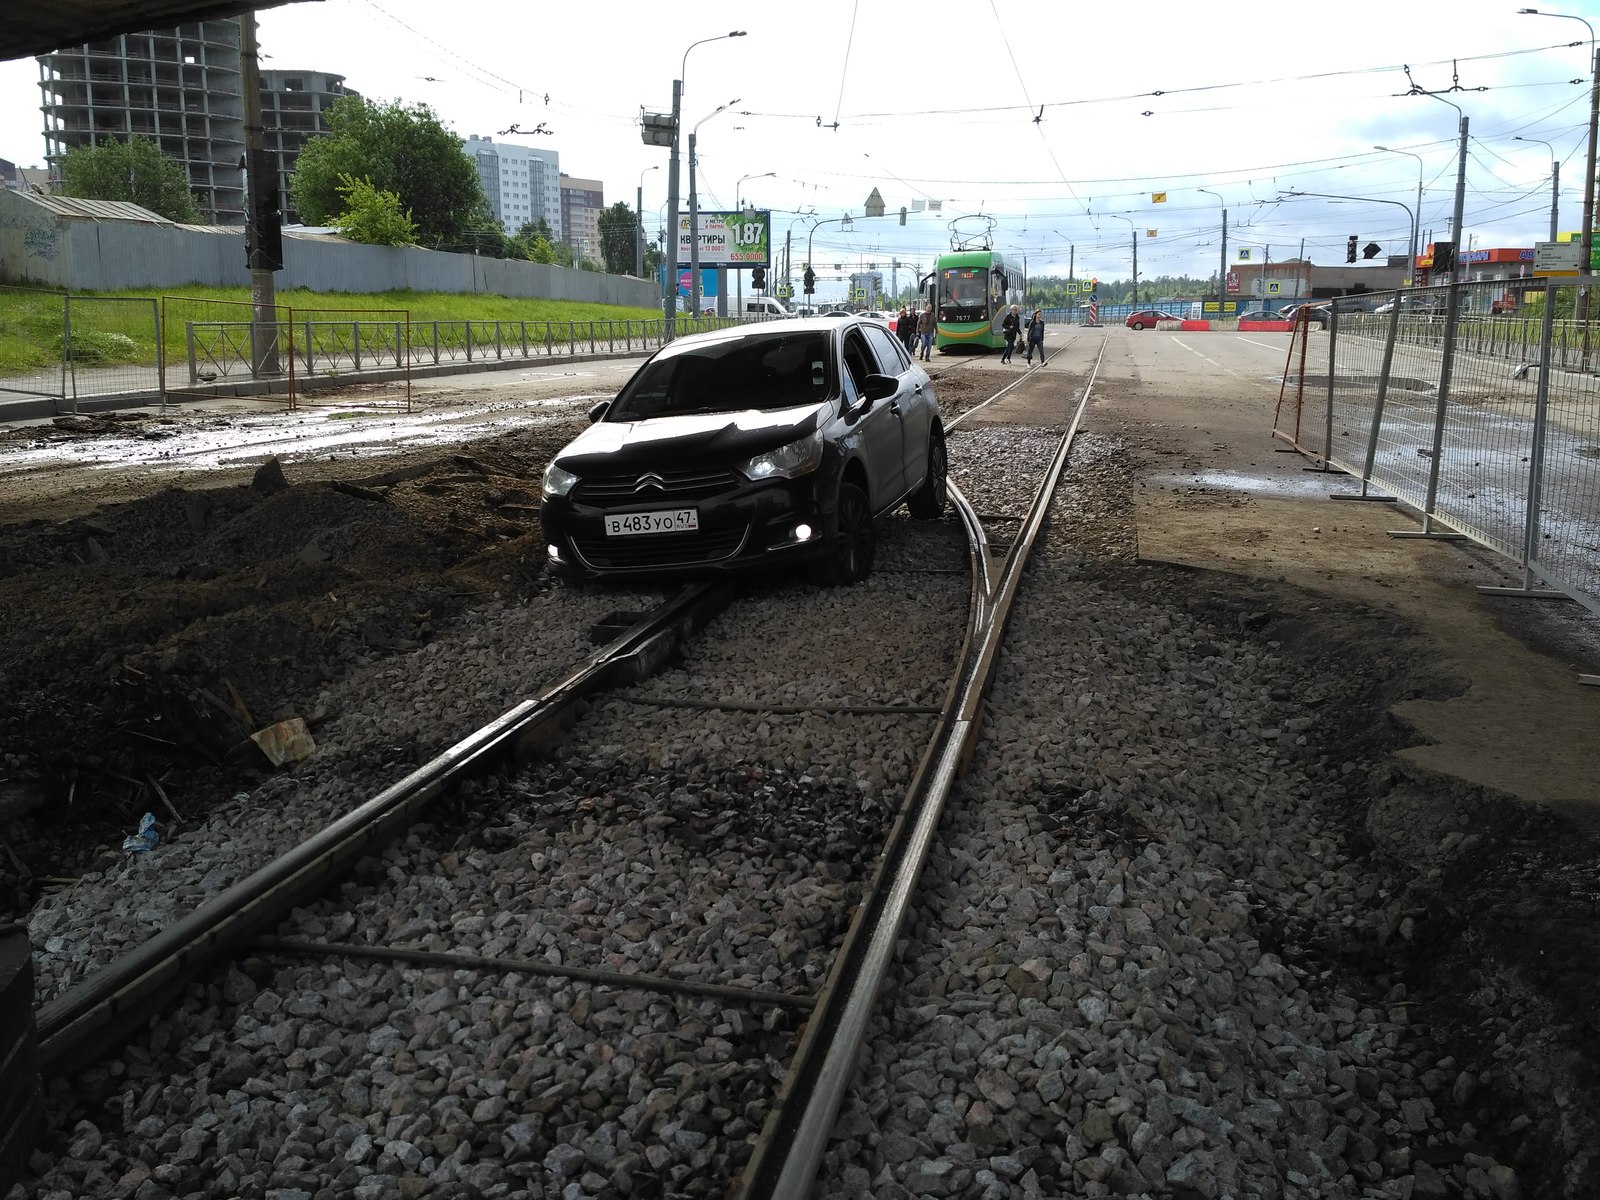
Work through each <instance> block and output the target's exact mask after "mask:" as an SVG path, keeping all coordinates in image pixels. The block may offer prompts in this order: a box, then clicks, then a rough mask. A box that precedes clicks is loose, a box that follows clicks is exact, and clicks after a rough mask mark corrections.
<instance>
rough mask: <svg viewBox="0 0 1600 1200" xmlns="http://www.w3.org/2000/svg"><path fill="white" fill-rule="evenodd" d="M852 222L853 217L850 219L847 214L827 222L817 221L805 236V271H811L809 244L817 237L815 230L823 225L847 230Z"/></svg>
mask: <svg viewBox="0 0 1600 1200" xmlns="http://www.w3.org/2000/svg"><path fill="white" fill-rule="evenodd" d="M854 220H855V218H854V217H852V216H851V215H850V214H849V213H846V214H845V215H844V216H842V217H835V218H833V219H832V220H829V221H818V222H817V223H816V224H815V225H813V226H812V227H811V232H810V233H808V234H806V270H808V271H809V270H811V242H812V239H814V238H815V237H816V236H817V230H819V229H821V228H822V227H823V226H824V225H837V226H838V227H839V228H840V229H849V228H850V227H851V225H852V224H853V223H854Z"/></svg>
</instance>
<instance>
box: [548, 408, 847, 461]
mask: <svg viewBox="0 0 1600 1200" xmlns="http://www.w3.org/2000/svg"><path fill="white" fill-rule="evenodd" d="M828 407H829V406H828V404H827V403H821V404H807V405H804V406H803V407H800V408H782V409H777V410H775V411H773V412H762V411H759V410H757V409H745V410H743V411H741V412H717V413H691V414H688V415H685V416H681V417H652V418H651V419H650V420H647V421H600V422H599V423H597V424H594V425H591V426H589V428H588V429H585V430H584V431H583V432H582V433H580V434H579V435H578V436H577V437H576V438H574V439H573V440H572V441H570V442H568V443H567V445H566V446H565V448H563V449H562V450H561V452H560V453H559V454H557V455H556V461H557V462H559V463H560V464H561V465H562V466H563V467H565V468H566V469H567V470H569V471H579V472H580V473H581V471H582V468H584V467H585V466H588V467H591V468H592V467H597V466H604V467H608V468H610V467H629V466H635V465H642V464H649V463H659V462H660V461H661V460H662V458H663V456H670V458H671V460H672V462H673V463H674V464H679V463H684V462H685V460H686V459H690V458H705V459H710V460H716V461H724V460H725V461H739V460H743V459H746V458H750V457H752V456H754V455H757V454H761V453H763V452H765V451H767V450H773V449H776V448H777V447H779V446H782V445H786V444H787V443H789V442H792V441H794V440H795V439H796V438H800V437H804V436H805V435H806V434H808V433H811V432H812V431H813V430H815V429H816V428H817V426H818V424H819V423H820V422H821V420H822V416H823V413H824V412H825V411H827V409H828Z"/></svg>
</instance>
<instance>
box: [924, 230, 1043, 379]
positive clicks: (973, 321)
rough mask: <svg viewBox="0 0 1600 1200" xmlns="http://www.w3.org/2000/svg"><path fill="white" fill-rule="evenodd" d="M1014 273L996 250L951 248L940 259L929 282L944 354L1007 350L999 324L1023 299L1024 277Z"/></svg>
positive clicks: (937, 338)
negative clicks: (961, 350) (964, 350)
mask: <svg viewBox="0 0 1600 1200" xmlns="http://www.w3.org/2000/svg"><path fill="white" fill-rule="evenodd" d="M1013 271H1014V268H1012V267H1009V266H1007V264H1006V259H1005V255H1003V254H1001V253H1000V252H999V251H998V250H952V251H951V252H949V253H948V254H941V255H939V258H938V260H937V262H935V264H934V268H933V278H932V280H931V281H930V282H931V287H932V289H933V310H934V313H935V314H936V316H937V319H936V321H935V324H934V335H933V344H934V345H935V346H936V347H937V348H938V349H939V352H940V353H941V354H942V353H946V352H948V351H952V350H957V349H971V350H974V351H979V350H1003V349H1005V344H1006V340H1005V338H1003V337H1002V336H1001V335H1000V320H1001V318H1002V317H1004V316H1005V314H1006V309H1007V308H1008V307H1009V306H1010V305H1011V304H1013V303H1015V302H1017V301H1019V300H1020V299H1021V297H1022V277H1021V275H1020V273H1018V274H1016V275H1015V277H1014V278H1013ZM1019 315H1020V314H1019Z"/></svg>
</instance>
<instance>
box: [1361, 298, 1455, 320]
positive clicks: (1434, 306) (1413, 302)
mask: <svg viewBox="0 0 1600 1200" xmlns="http://www.w3.org/2000/svg"><path fill="white" fill-rule="evenodd" d="M1394 304H1395V302H1394V301H1393V300H1389V301H1387V302H1385V303H1383V304H1380V305H1379V306H1378V307H1377V308H1376V309H1374V310H1373V311H1374V312H1376V313H1377V314H1378V315H1379V316H1383V317H1386V316H1388V315H1389V314H1390V313H1392V312H1393V311H1394ZM1400 315H1401V316H1407V315H1410V316H1415V317H1439V316H1443V315H1444V301H1443V300H1441V299H1440V298H1439V297H1437V296H1402V297H1400Z"/></svg>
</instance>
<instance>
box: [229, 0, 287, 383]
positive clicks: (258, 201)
mask: <svg viewBox="0 0 1600 1200" xmlns="http://www.w3.org/2000/svg"><path fill="white" fill-rule="evenodd" d="M239 87H240V90H242V91H243V92H244V186H245V253H246V255H247V261H248V262H249V265H250V305H251V317H250V320H251V324H250V374H251V377H252V378H257V379H259V378H260V377H261V376H263V375H276V374H278V373H279V370H280V368H279V366H278V312H277V299H278V297H277V287H276V284H275V281H274V280H273V278H272V273H273V272H274V271H279V270H282V269H283V258H282V255H283V240H282V239H283V233H282V227H281V225H280V224H279V222H280V219H281V213H280V211H279V205H280V204H281V199H280V198H279V196H278V171H277V164H276V163H269V162H268V160H267V155H266V149H265V145H264V143H265V141H266V138H265V136H264V135H263V133H262V131H261V64H260V63H259V62H257V61H256V15H255V13H254V12H253V11H246V12H244V13H243V14H241V15H240V17H239Z"/></svg>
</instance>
